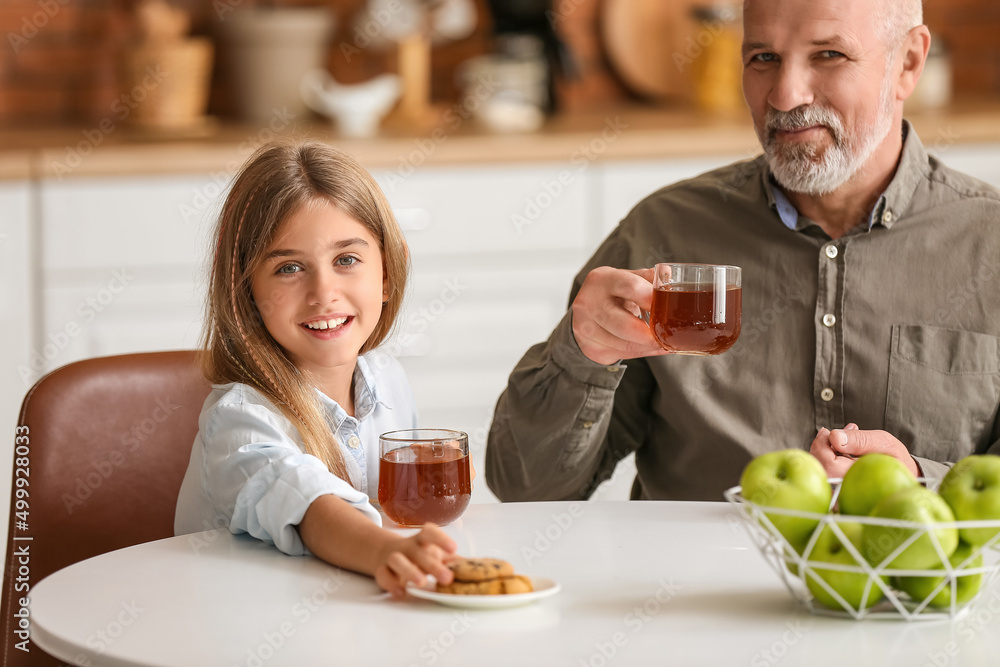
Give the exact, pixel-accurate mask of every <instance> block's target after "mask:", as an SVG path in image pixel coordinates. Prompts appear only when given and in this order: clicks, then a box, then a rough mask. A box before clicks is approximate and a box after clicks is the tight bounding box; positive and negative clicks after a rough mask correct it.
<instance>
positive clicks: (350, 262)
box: [334, 255, 358, 266]
mask: <svg viewBox="0 0 1000 667" xmlns="http://www.w3.org/2000/svg"><path fill="white" fill-rule="evenodd" d="M334 261H335V263H336V264H337V265H338V266H354V265H355V264H357V263H358V258H357V257H353V256H351V255H344V256H343V257H338V258H337V259H336V260H334Z"/></svg>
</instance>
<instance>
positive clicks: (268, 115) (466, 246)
mask: <svg viewBox="0 0 1000 667" xmlns="http://www.w3.org/2000/svg"><path fill="white" fill-rule="evenodd" d="M741 6H742V3H741V2H735V3H734V2H715V1H713V0H677V1H675V2H667V1H664V0H438V1H435V2H430V1H427V0H367V1H366V0H301V1H296V0H285V1H277V0H275V1H273V2H262V1H260V0H258V1H257V2H253V1H252V0H169V1H167V0H143V1H141V2H140V0H2V2H0V35H2V36H3V45H2V46H0V262H2V266H3V280H2V281H0V304H2V308H0V343H2V345H0V349H2V350H3V352H2V355H0V373H2V376H0V434H2V435H0V443H2V444H0V480H2V481H0V499H2V500H0V505H2V506H4V507H5V506H6V501H7V498H8V495H9V494H8V487H7V484H8V483H9V479H10V476H9V470H10V468H9V466H10V461H11V456H12V447H13V440H12V436H13V432H14V426H15V424H16V421H17V410H18V407H19V405H20V402H21V400H22V398H23V396H24V394H25V392H26V391H27V390H28V389H29V388H30V386H31V385H32V383H33V382H34V381H35V380H37V379H38V378H39V377H40V376H41V375H42V374H44V373H45V372H47V371H49V370H51V369H53V368H56V367H59V366H61V365H63V364H66V363H69V362H71V361H74V360H77V359H81V358H85V357H91V356H99V355H110V354H120V353H126V352H132V351H143V350H162V349H178V348H192V347H194V346H196V345H197V342H198V336H199V333H200V327H201V312H202V301H203V293H204V282H205V281H204V279H205V270H206V263H207V259H208V248H209V240H208V236H209V232H210V228H211V225H212V222H213V220H214V217H215V216H216V215H217V213H218V209H219V203H220V201H221V200H222V198H223V197H224V196H225V192H226V188H227V187H228V183H229V181H230V179H231V178H232V176H233V175H234V174H235V172H236V169H238V167H239V165H240V164H241V163H242V162H243V161H244V160H245V159H246V158H247V157H248V156H249V155H250V153H251V152H252V150H253V149H254V148H255V147H256V146H258V145H260V144H261V143H263V142H264V141H267V140H268V139H270V138H272V137H274V136H284V135H297V136H303V135H305V136H313V137H315V138H318V139H320V140H324V141H329V142H331V143H333V144H336V145H339V146H341V147H343V148H344V149H345V150H348V151H349V152H351V153H353V154H354V155H356V156H357V157H358V158H359V159H360V160H361V161H362V163H363V164H365V166H366V167H368V168H369V169H370V170H371V171H372V172H373V173H374V174H375V175H376V177H377V178H378V180H379V182H380V183H381V184H382V185H383V187H384V189H385V191H386V194H387V196H388V197H389V200H390V201H391V203H392V204H393V206H394V209H395V210H396V213H397V216H398V217H399V219H400V222H401V224H402V225H403V226H404V228H405V230H406V234H407V237H408V239H409V243H410V247H411V250H412V258H413V268H414V273H413V280H412V289H411V291H410V294H409V299H408V303H407V307H406V312H405V316H404V319H403V321H402V323H401V326H400V330H399V335H398V336H397V338H396V340H395V341H394V342H393V343H392V344H391V345H390V346H389V350H390V352H392V353H393V354H396V355H397V356H398V357H399V358H400V360H401V361H402V362H403V363H404V365H405V366H406V368H407V371H408V374H409V377H410V380H411V383H412V385H413V388H414V390H415V393H416V396H417V398H418V402H419V407H420V410H421V415H422V421H423V423H424V425H426V426H441V427H449V428H459V429H463V430H466V431H467V432H468V433H469V435H470V444H471V445H472V448H473V451H474V456H475V457H476V460H477V465H478V467H479V470H480V471H482V469H483V468H482V465H483V463H482V454H483V449H484V447H485V440H486V430H487V428H488V426H489V423H490V419H491V415H492V410H493V406H494V403H495V401H496V398H497V396H498V395H499V393H500V392H501V391H502V389H503V387H504V385H505V383H506V378H507V374H508V373H509V371H510V369H511V368H512V367H513V365H514V364H515V363H516V362H517V360H518V359H519V358H520V356H521V355H522V354H523V353H524V351H525V350H526V349H527V348H528V347H529V346H530V345H532V344H534V343H536V342H539V341H541V340H543V339H544V338H545V337H546V336H547V335H548V333H549V331H550V330H551V328H552V327H553V326H554V325H555V324H556V322H558V320H559V319H560V318H561V317H562V315H563V313H564V312H565V309H566V300H567V297H568V291H569V286H570V282H571V280H572V277H573V276H574V274H575V273H576V271H577V270H578V269H579V267H580V266H581V265H582V264H583V262H584V261H585V260H586V259H587V257H589V255H590V254H591V253H592V252H593V250H594V249H595V248H596V247H597V245H598V244H599V243H600V241H601V239H602V238H603V237H604V236H605V235H606V234H607V233H608V232H609V231H610V230H611V229H613V228H614V226H615V225H616V224H617V223H618V221H619V220H620V219H621V218H622V217H623V216H624V215H625V214H626V213H627V212H628V210H629V209H630V208H631V206H633V205H634V204H635V203H636V202H638V201H639V200H640V199H641V198H642V197H644V196H645V195H647V194H649V193H651V192H652V191H654V190H656V189H657V188H659V187H661V186H663V185H665V184H668V183H671V182H674V181H677V180H679V179H682V178H685V177H689V176H692V175H695V174H697V173H700V172H702V171H705V170H708V169H711V168H713V167H716V166H719V165H722V164H726V163H729V162H732V161H734V160H740V159H747V158H750V157H753V156H754V155H755V154H756V153H757V152H758V144H757V140H756V137H755V135H754V133H753V130H752V127H751V126H750V123H749V115H748V113H747V112H746V110H745V108H744V105H743V102H742V99H741V96H740V95H741V93H740V63H739V55H738V54H739V45H740V16H739V12H740V8H741ZM925 8H926V17H925V18H926V23H927V24H928V25H929V26H930V29H931V31H932V32H933V33H934V35H935V40H936V41H935V49H934V52H933V54H932V57H931V60H930V62H929V64H928V68H927V72H926V73H925V76H924V81H923V82H922V84H921V89H920V91H919V93H918V94H917V95H915V96H914V100H913V102H912V103H908V107H909V108H908V116H909V117H910V118H911V119H912V120H913V122H914V123H915V125H916V127H917V130H918V132H919V133H920V135H921V137H922V139H923V141H924V143H925V144H926V145H927V146H928V147H929V149H930V150H931V151H933V152H935V153H936V154H939V155H941V156H942V157H943V159H945V160H946V161H947V162H949V163H951V164H953V165H954V166H956V167H958V168H960V169H964V170H966V171H968V172H970V173H973V174H975V175H977V176H978V177H980V178H983V179H985V180H988V181H990V182H992V183H994V184H995V185H997V186H1000V39H998V37H1000V3H998V2H997V0H928V1H927V2H925ZM670 259H675V260H680V259H683V258H674V257H672V255H671V254H670V251H669V249H668V248H662V247H660V248H650V249H649V257H648V262H647V264H648V265H652V264H653V263H656V262H658V261H666V260H670ZM143 417H144V416H142V415H137V417H136V423H137V424H140V423H141V422H142V419H143ZM147 421H148V420H147ZM178 446H182V447H183V446H187V443H178ZM97 463H99V462H95V465H96V464H97ZM632 470H633V469H632V468H630V467H629V464H628V463H627V462H626V463H625V464H624V465H623V466H620V468H619V470H618V471H617V472H616V474H615V476H614V477H613V478H612V480H610V483H609V484H608V485H607V486H606V487H604V488H602V489H601V490H600V491H599V497H605V498H626V497H627V490H628V486H629V484H630V482H631V478H632ZM80 472H81V477H84V476H86V474H87V473H88V472H90V471H80ZM482 480H483V477H482V476H480V478H479V483H478V485H477V487H476V491H475V495H474V499H475V500H476V501H478V502H484V501H489V500H491V499H492V496H491V494H490V493H489V491H488V489H486V486H485V483H483V481H482ZM0 516H6V514H3V515H0ZM5 528H6V521H0V532H2V531H3V530H5Z"/></svg>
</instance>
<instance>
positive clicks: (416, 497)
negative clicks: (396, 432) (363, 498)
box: [378, 443, 472, 526]
mask: <svg viewBox="0 0 1000 667" xmlns="http://www.w3.org/2000/svg"><path fill="white" fill-rule="evenodd" d="M471 496H472V480H471V479H470V476H469V456H468V454H463V453H462V451H461V449H459V448H457V447H455V446H453V445H450V444H438V443H435V444H412V445H409V446H406V447H401V448H399V449H394V450H392V451H389V452H385V453H384V454H383V455H382V458H381V459H380V461H379V478H378V501H379V503H381V504H382V511H383V512H385V514H386V516H388V517H389V518H390V519H392V520H393V521H395V522H396V523H397V524H399V525H401V526H420V525H422V524H424V523H426V522H428V521H429V522H432V523H436V524H438V525H439V526H443V525H445V524H448V523H451V522H452V521H454V520H455V519H457V518H458V517H460V516H461V515H462V512H464V511H465V508H466V506H467V505H468V504H469V498H471Z"/></svg>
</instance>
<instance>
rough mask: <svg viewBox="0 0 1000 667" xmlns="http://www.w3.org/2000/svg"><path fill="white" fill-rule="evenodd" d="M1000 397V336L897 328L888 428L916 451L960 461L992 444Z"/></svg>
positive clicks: (894, 336) (890, 371)
mask: <svg viewBox="0 0 1000 667" xmlns="http://www.w3.org/2000/svg"><path fill="white" fill-rule="evenodd" d="M998 398H1000V339H998V338H997V337H996V336H991V335H989V334H983V333H977V332H974V331H958V330H955V329H941V328H938V327H930V326H904V325H896V326H893V328H892V351H891V353H890V357H889V387H888V397H887V403H886V413H885V423H886V429H887V430H888V431H889V432H890V433H892V434H894V435H895V436H896V437H898V438H899V439H900V440H901V441H903V443H905V444H906V445H907V446H908V447H909V448H910V452H911V453H912V454H913V455H915V456H922V457H925V458H930V459H936V460H939V461H957V460H958V459H960V458H962V457H963V456H967V455H969V454H972V453H974V452H977V451H978V452H982V451H983V450H984V449H985V448H986V447H987V446H988V444H989V440H990V434H991V431H992V429H993V423H994V420H995V419H996V413H997V403H998Z"/></svg>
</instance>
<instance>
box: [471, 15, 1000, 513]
mask: <svg viewBox="0 0 1000 667" xmlns="http://www.w3.org/2000/svg"><path fill="white" fill-rule="evenodd" d="M921 24H922V14H921V4H920V0H749V1H748V2H747V3H746V4H745V9H744V43H743V61H744V75H743V88H744V93H745V96H746V100H747V103H748V105H749V107H750V111H751V113H752V116H753V120H754V127H755V129H756V131H757V134H758V136H759V138H760V142H761V144H762V146H763V149H764V154H763V155H762V156H760V157H758V158H757V159H756V160H753V161H750V162H744V163H739V164H734V165H731V166H729V167H725V168H722V169H719V170H717V171H713V172H710V173H707V174H704V175H702V176H699V177H697V178H694V179H692V180H689V181H685V182H682V183H677V184H675V185H671V186H668V187H666V188H663V189H662V190H660V191H658V192H656V193H654V194H652V195H650V196H649V197H648V198H646V199H645V200H643V201H642V202H640V203H639V204H638V205H637V206H636V207H635V209H634V210H633V211H632V212H631V213H630V214H629V215H628V217H627V218H626V219H625V220H624V221H622V223H621V224H620V225H619V227H618V228H617V229H616V230H615V231H614V232H613V233H612V234H611V235H610V236H609V237H608V238H607V239H606V240H605V242H604V243H603V245H602V246H601V247H600V248H599V249H598V251H597V253H596V254H595V255H594V257H593V258H592V259H591V260H590V262H589V263H588V264H587V266H585V267H584V269H583V270H582V271H581V272H580V274H579V275H578V277H577V280H576V283H575V285H574V289H573V295H572V306H571V308H570V310H569V312H568V313H567V314H566V316H565V318H564V319H563V320H562V322H561V323H560V324H559V325H558V327H557V328H556V329H555V330H554V332H553V333H552V335H551V337H550V338H549V340H548V341H547V342H546V343H543V344H540V345H536V346H535V347H533V348H531V349H530V350H529V351H528V352H527V354H526V355H525V356H524V358H523V359H522V360H521V362H520V363H519V364H518V366H517V367H516V368H515V369H514V371H513V373H512V374H511V377H510V381H509V383H508V386H507V389H506V391H505V392H504V394H503V395H502V396H501V398H500V400H499V403H498V405H497V409H496V413H495V416H494V422H493V425H492V428H491V431H490V436H489V444H488V449H487V468H486V477H487V481H488V482H489V484H490V487H491V488H492V489H493V491H494V492H495V493H496V494H497V495H498V496H499V497H500V498H501V499H504V500H522V499H570V498H580V497H587V496H588V495H589V494H590V493H591V492H592V491H593V490H594V489H595V488H596V486H597V485H598V484H599V483H600V482H601V481H603V480H604V479H606V478H607V477H608V476H609V475H610V473H611V471H612V470H613V469H614V466H615V464H616V463H617V462H618V461H619V460H620V459H621V458H622V457H624V456H626V455H627V454H629V453H630V452H633V451H634V452H635V454H636V465H637V468H638V476H637V478H636V481H635V484H634V485H633V489H632V496H633V497H634V498H658V499H681V500H718V499H721V498H722V491H723V490H724V489H725V488H727V487H729V486H731V485H734V484H736V483H738V479H739V474H740V471H741V470H742V468H743V466H744V465H745V464H746V463H747V462H748V461H749V460H750V459H751V458H752V457H753V456H756V455H758V454H762V453H764V452H768V451H772V450H776V449H782V448H788V447H801V448H805V447H810V448H811V452H812V453H813V454H814V455H815V456H816V457H817V458H818V459H819V460H820V461H821V462H822V464H823V466H824V467H825V468H826V470H827V472H828V474H829V475H831V476H841V475H843V473H844V471H845V470H846V469H847V467H848V466H850V465H851V463H852V462H853V460H854V458H855V457H857V456H859V455H861V454H864V453H866V452H873V451H877V452H885V453H888V454H891V455H892V456H894V457H896V458H898V459H899V460H901V461H902V462H904V463H905V464H906V465H907V466H908V467H909V468H910V470H912V471H913V472H914V473H915V474H917V473H919V474H923V475H927V476H941V475H943V473H944V471H946V466H947V464H948V462H954V461H955V460H957V459H958V458H961V457H963V456H966V455H968V454H973V453H984V452H989V453H1000V443H998V441H1000V419H998V404H1000V289H997V283H998V278H1000V270H998V268H1000V267H998V266H997V263H998V262H1000V193H998V192H997V191H996V190H995V189H992V188H990V187H989V186H987V185H985V184H983V183H980V182H979V181H976V180H975V179H973V178H970V177H968V176H965V175H963V174H960V173H957V172H955V171H952V170H950V169H948V168H947V167H945V166H943V165H942V164H941V163H939V162H938V161H937V160H936V159H934V158H932V157H929V156H928V154H927V153H926V151H925V150H924V147H923V145H922V144H921V143H920V140H919V139H918V137H917V135H916V132H914V130H913V128H912V127H911V126H910V125H909V124H908V123H907V122H905V121H904V120H903V102H904V100H906V99H907V97H908V96H909V95H910V94H911V93H912V91H913V89H914V86H915V85H916V83H917V80H918V79H919V77H920V73H921V71H922V69H923V65H924V61H925V58H926V55H927V50H928V47H929V45H930V35H929V32H928V30H927V28H926V27H925V26H923V25H921ZM660 247H663V248H665V249H666V250H667V252H668V253H669V254H670V255H671V256H672V257H673V261H680V262H700V263H717V264H734V265H738V266H741V267H742V268H743V332H742V334H741V337H740V339H739V341H738V342H737V343H736V345H735V346H734V347H733V348H732V349H731V350H729V351H728V352H726V353H724V354H721V355H718V356H713V357H691V356H681V355H665V354H664V353H663V351H662V350H661V349H660V348H659V346H658V345H657V344H656V342H655V341H654V339H653V338H652V336H651V334H650V332H649V330H648V328H647V327H646V325H645V324H644V323H643V322H642V321H641V320H640V319H638V318H637V317H636V314H637V313H638V311H639V309H644V310H649V309H650V306H651V301H652V286H651V283H650V280H651V270H650V269H649V268H648V267H645V268H644V267H643V263H644V261H645V258H647V257H648V256H649V249H650V248H660ZM623 360H626V361H624V362H623ZM830 429H833V430H830Z"/></svg>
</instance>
